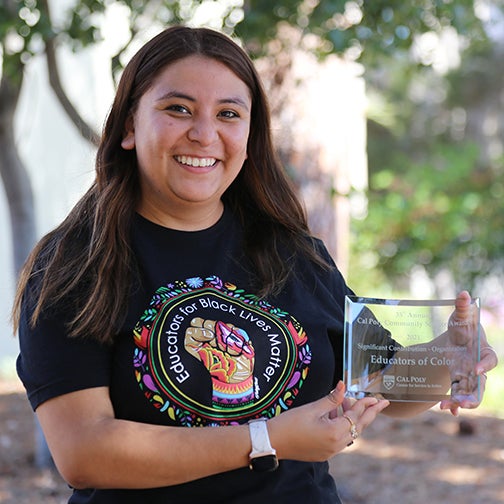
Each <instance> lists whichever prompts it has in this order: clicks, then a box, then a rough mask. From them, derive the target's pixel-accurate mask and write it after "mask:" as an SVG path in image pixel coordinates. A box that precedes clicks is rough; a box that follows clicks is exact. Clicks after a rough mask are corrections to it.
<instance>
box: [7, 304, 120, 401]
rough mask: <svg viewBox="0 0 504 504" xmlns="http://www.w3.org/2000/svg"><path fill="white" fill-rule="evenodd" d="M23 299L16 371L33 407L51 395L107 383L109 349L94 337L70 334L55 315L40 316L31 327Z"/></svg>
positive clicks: (52, 396) (106, 384) (51, 396)
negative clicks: (70, 335) (33, 326)
mask: <svg viewBox="0 0 504 504" xmlns="http://www.w3.org/2000/svg"><path fill="white" fill-rule="evenodd" d="M29 317H30V312H29V309H28V308H27V306H26V303H23V307H22V311H21V318H20V324H19V347H20V353H19V356H18V358H17V372H18V375H19V378H20V379H21V381H22V382H23V385H24V386H25V388H26V392H27V395H28V400H29V401H30V404H31V406H32V408H33V410H35V409H36V408H37V407H38V406H39V405H40V404H42V403H43V402H45V401H47V400H49V399H52V398H54V397H57V396H60V395H63V394H67V393H69V392H75V391H77V390H83V389H87V388H93V387H100V386H108V385H109V378H110V366H109V363H110V349H109V347H107V346H104V345H102V344H100V343H98V342H97V341H94V340H90V339H89V340H88V339H84V338H70V337H68V335H67V331H66V328H65V324H64V322H63V321H62V320H61V318H59V317H58V316H56V315H55V316H52V317H41V318H40V320H39V322H38V323H37V325H36V327H35V328H32V327H31V326H30V324H29V323H28V320H29Z"/></svg>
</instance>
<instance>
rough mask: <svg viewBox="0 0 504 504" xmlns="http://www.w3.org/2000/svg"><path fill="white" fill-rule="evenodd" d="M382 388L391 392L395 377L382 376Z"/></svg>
mask: <svg viewBox="0 0 504 504" xmlns="http://www.w3.org/2000/svg"><path fill="white" fill-rule="evenodd" d="M383 386H384V387H385V388H386V389H387V390H391V389H392V388H394V386H395V376H394V375H383Z"/></svg>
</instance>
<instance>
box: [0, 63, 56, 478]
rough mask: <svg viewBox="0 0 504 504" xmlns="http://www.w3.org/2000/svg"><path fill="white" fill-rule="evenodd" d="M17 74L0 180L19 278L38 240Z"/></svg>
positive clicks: (3, 132)
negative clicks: (19, 125) (18, 117)
mask: <svg viewBox="0 0 504 504" xmlns="http://www.w3.org/2000/svg"><path fill="white" fill-rule="evenodd" d="M17 70H18V71H17V72H16V77H15V78H14V79H13V78H9V77H8V75H6V74H7V72H5V71H4V72H3V75H2V79H1V80H0V177H1V178H2V181H3V185H4V187H5V194H6V197H7V203H8V209H9V216H10V223H11V236H12V250H13V262H14V273H15V276H16V277H17V275H18V274H19V271H20V270H21V267H22V266H23V264H24V262H25V260H26V258H27V257H28V254H29V253H30V251H31V249H32V248H33V246H34V245H35V240H36V238H37V232H36V225H35V210H34V208H35V205H34V198H33V191H32V187H31V183H30V178H29V176H28V172H27V171H26V167H25V165H24V163H23V161H22V160H21V158H20V156H19V153H18V150H17V146H16V142H15V138H14V114H15V111H16V106H17V102H18V99H19V93H20V91H21V84H22V81H23V67H22V64H21V63H20V64H19V68H18V69H17ZM34 428H35V465H36V466H37V467H39V468H44V467H49V466H50V465H52V458H51V454H50V453H49V448H48V447H47V443H46V441H45V438H44V435H43V433H42V429H41V428H40V425H39V423H38V421H37V419H36V418H34Z"/></svg>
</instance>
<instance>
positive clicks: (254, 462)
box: [249, 454, 278, 472]
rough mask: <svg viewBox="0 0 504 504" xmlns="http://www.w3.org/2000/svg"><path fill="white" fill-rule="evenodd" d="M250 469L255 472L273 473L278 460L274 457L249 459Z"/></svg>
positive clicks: (265, 456) (264, 456) (266, 456)
mask: <svg viewBox="0 0 504 504" xmlns="http://www.w3.org/2000/svg"><path fill="white" fill-rule="evenodd" d="M249 466H250V469H252V470H253V471H257V472H268V471H274V470H275V469H276V468H277V467H278V459H277V456H276V455H273V454H272V455H263V456H262V457H254V458H252V459H250V463H249Z"/></svg>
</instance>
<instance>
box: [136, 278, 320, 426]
mask: <svg viewBox="0 0 504 504" xmlns="http://www.w3.org/2000/svg"><path fill="white" fill-rule="evenodd" d="M134 339H135V350H134V356H133V365H134V369H135V377H136V380H137V382H138V384H139V386H140V388H141V390H142V391H143V393H144V395H145V397H146V398H147V399H148V400H149V401H150V402H151V404H152V405H153V406H154V407H155V408H157V409H158V410H159V412H160V414H165V415H168V417H169V419H170V420H171V421H173V422H175V423H177V424H179V425H184V426H195V425H226V424H232V423H242V422H243V421H245V420H248V419H250V418H253V417H257V416H265V417H269V418H271V417H273V416H276V415H278V414H279V413H280V412H281V411H283V410H286V409H289V407H290V406H291V405H292V403H293V401H294V400H295V398H296V396H297V395H298V393H299V390H300V388H301V387H302V385H303V382H304V380H305V379H306V376H307V373H308V368H309V364H310V361H311V351H310V347H309V345H308V338H307V335H306V334H305V332H304V330H303V328H302V327H301V326H300V325H299V323H298V322H297V321H296V320H295V319H294V318H293V317H291V316H290V315H289V314H288V313H286V312H284V311H282V310H281V309H279V308H276V307H274V306H272V305H270V304H269V303H268V302H266V301H264V300H260V299H259V298H257V297H256V296H254V295H253V294H248V293H246V292H245V291H243V290H241V289H238V288H237V287H236V286H235V285H232V284H229V283H225V282H223V281H222V280H221V279H220V278H218V277H215V276H212V277H207V278H200V277H195V278H189V279H186V280H183V281H176V282H174V283H170V284H168V285H166V286H163V287H160V288H159V289H158V290H157V291H156V293H155V294H154V297H153V298H152V300H151V302H150V305H149V307H148V308H147V309H146V310H145V312H144V313H143V315H142V317H141V318H140V321H139V322H138V323H137V325H136V327H135V329H134Z"/></svg>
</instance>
